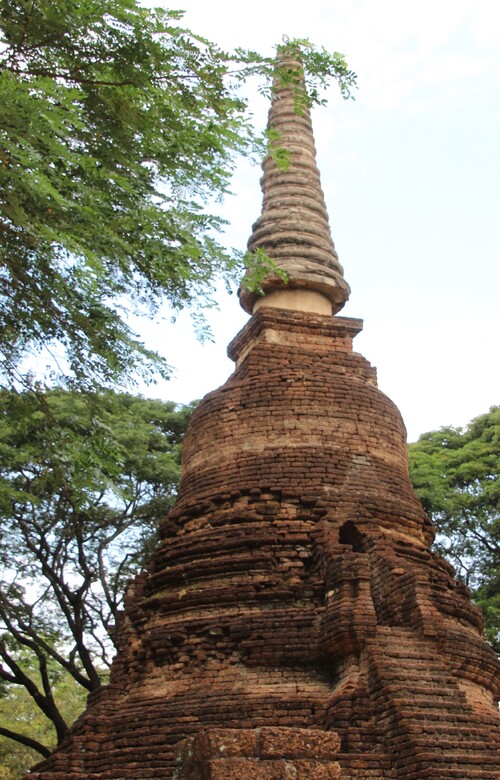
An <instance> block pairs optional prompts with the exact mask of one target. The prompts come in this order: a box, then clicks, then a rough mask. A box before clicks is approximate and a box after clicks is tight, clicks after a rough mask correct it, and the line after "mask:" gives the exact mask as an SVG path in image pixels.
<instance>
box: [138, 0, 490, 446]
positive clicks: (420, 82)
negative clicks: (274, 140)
mask: <svg viewBox="0 0 500 780" xmlns="http://www.w3.org/2000/svg"><path fill="white" fill-rule="evenodd" d="M171 7H173V8H184V9H185V11H186V14H185V19H184V20H185V23H186V26H188V27H190V28H191V29H192V30H193V31H195V32H198V33H200V34H202V35H204V36H205V37H207V38H209V39H211V40H213V41H215V42H216V43H219V44H220V45H222V46H223V47H225V48H228V49H229V48H234V47H236V46H244V47H248V48H252V49H255V50H258V51H261V52H263V53H269V54H270V53H271V52H272V51H273V45H274V44H276V43H279V41H280V40H281V37H282V35H283V34H286V35H288V36H290V37H300V38H309V39H310V40H311V41H313V42H314V43H316V44H318V45H320V46H324V47H325V48H327V49H329V50H332V51H333V50H337V51H340V52H342V53H343V54H345V55H346V57H347V60H348V63H349V66H350V67H351V68H352V69H353V70H355V71H356V72H357V74H358V82H359V90H358V92H357V94H356V101H355V102H353V101H348V102H345V101H343V100H342V99H341V98H340V97H339V96H338V95H337V93H336V91H335V87H332V89H331V90H330V91H329V93H328V95H327V97H328V101H329V102H328V105H327V107H326V108H321V109H317V110H315V111H314V113H313V124H314V130H315V137H316V145H317V149H318V166H319V169H320V172H321V178H322V185H323V190H324V192H325V198H326V203H327V207H328V210H329V214H330V223H331V227H332V234H333V239H334V241H335V244H336V248H337V251H338V253H339V257H340V260H341V263H342V264H343V266H344V269H345V276H346V279H347V281H348V282H349V284H350V286H351V289H352V295H351V300H350V302H349V303H348V304H347V306H346V307H345V309H344V310H343V311H342V312H341V314H345V315H347V316H352V317H360V318H362V319H364V323H365V325H364V332H363V333H362V334H361V335H360V336H358V337H357V339H356V342H355V348H356V349H357V351H360V352H362V353H363V355H364V356H365V357H366V358H367V359H368V360H369V361H370V362H371V363H372V364H373V365H375V366H376V367H377V369H378V376H379V387H380V389H381V390H382V391H383V392H385V393H386V394H387V395H389V397H390V398H391V399H392V400H393V401H394V402H395V403H396V404H397V405H398V407H399V408H400V410H401V412H402V414H403V418H404V420H405V422H406V425H407V428H408V438H409V441H414V440H415V439H416V438H417V437H418V436H419V434H420V433H423V432H425V431H428V430H432V429H435V428H438V427H441V426H443V425H449V424H451V425H459V426H461V425H465V424H466V423H467V422H468V421H469V420H470V419H472V418H473V417H474V416H476V415H478V414H481V413H483V412H486V411H487V410H488V408H489V407H490V406H491V405H493V404H498V403H500V393H499V386H500V381H499V380H500V370H499V362H500V361H499V346H498V345H499V330H500V328H499V325H500V304H499V297H500V296H499V291H500V270H499V268H500V249H499V245H500V244H499V228H500V224H499V223H500V154H499V144H500V0H418V2H405V0H308V2H301V3H295V4H293V3H292V2H290V1H288V2H282V1H281V0H277V1H276V0H266V1H265V2H264V0H251V1H250V2H235V0H209V1H208V0H183V2H181V3H180V4H177V5H172V6H171ZM265 121H266V106H265V105H263V104H262V103H260V102H257V103H256V122H257V123H258V124H260V125H261V126H262V127H263V126H264V125H265ZM259 177H260V169H259V168H258V167H251V166H249V165H242V166H241V169H240V170H239V171H238V173H237V175H236V178H235V181H234V184H233V190H234V193H235V195H234V197H232V198H231V199H229V200H227V202H226V204H225V208H224V215H225V217H226V218H227V219H228V220H229V221H230V226H229V228H228V230H227V234H226V240H227V242H228V244H230V245H233V246H237V247H238V248H241V249H244V248H245V246H246V242H247V239H248V237H249V235H250V231H251V225H252V222H253V221H255V219H256V218H257V217H258V216H259V213H260V204H261V193H260V188H259V183H258V182H259ZM246 319H247V316H246V315H245V314H244V313H243V312H242V311H241V310H240V308H239V305H238V301H237V299H236V297H235V296H234V295H233V296H232V297H231V296H228V295H225V294H224V293H221V300H220V310H219V312H218V313H214V314H213V316H212V315H211V316H210V320H211V323H212V328H213V332H214V336H215V342H214V343H213V344H205V345H203V346H202V345H200V344H198V343H197V342H196V339H195V337H194V335H193V333H192V331H191V329H190V326H189V322H188V318H187V317H184V315H183V316H181V317H180V319H179V320H178V321H177V323H176V324H175V325H170V324H168V323H165V322H163V323H160V324H157V325H156V326H154V327H147V328H145V329H143V328H142V326H141V329H142V330H143V332H144V333H145V334H146V337H147V340H148V344H149V345H150V346H152V347H155V348H157V349H159V350H160V351H161V352H162V353H164V354H165V356H166V357H167V359H168V360H169V361H170V363H171V364H172V365H173V366H174V368H175V378H174V379H172V380H171V381H170V382H168V383H162V384H160V385H157V386H155V387H153V388H150V389H149V390H148V393H149V394H151V395H157V396H161V397H163V398H165V399H171V400H175V401H179V402H188V401H190V400H191V399H193V398H200V397H201V396H203V395H204V394H205V393H206V392H209V391H210V390H212V389H215V388H216V387H217V386H218V385H220V384H222V383H223V382H224V381H225V379H226V378H227V377H228V376H229V374H230V373H231V371H232V364H231V363H230V361H229V360H228V359H227V358H226V357H225V351H226V345H227V343H228V342H229V341H230V340H231V339H232V338H233V336H234V335H235V334H236V332H237V331H238V330H239V328H240V327H241V326H242V325H243V324H244V322H245V321H246Z"/></svg>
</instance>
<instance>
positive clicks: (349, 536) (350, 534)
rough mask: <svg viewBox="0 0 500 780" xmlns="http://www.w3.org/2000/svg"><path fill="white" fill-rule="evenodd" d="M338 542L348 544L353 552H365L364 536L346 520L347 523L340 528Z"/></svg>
mask: <svg viewBox="0 0 500 780" xmlns="http://www.w3.org/2000/svg"><path fill="white" fill-rule="evenodd" d="M339 542H340V544H349V545H350V546H351V547H352V549H353V551H354V552H361V553H362V552H365V549H364V544H363V542H364V536H363V534H362V533H360V532H359V531H358V529H357V528H356V526H355V525H354V523H353V522H352V521H351V520H348V521H347V523H344V525H342V526H341V527H340V529H339Z"/></svg>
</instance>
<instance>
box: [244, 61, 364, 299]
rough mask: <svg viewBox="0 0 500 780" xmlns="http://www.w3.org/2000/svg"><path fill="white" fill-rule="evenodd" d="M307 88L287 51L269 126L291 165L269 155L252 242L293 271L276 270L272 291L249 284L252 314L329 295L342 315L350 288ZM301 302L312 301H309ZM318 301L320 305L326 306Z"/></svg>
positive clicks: (246, 293)
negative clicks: (267, 307)
mask: <svg viewBox="0 0 500 780" xmlns="http://www.w3.org/2000/svg"><path fill="white" fill-rule="evenodd" d="M283 74H285V78H284V77H283ZM290 74H294V75H293V76H292V83H290V78H287V77H286V76H290ZM304 91H305V86H304V75H303V68H302V65H301V63H300V62H299V61H298V60H297V59H296V58H294V57H293V56H292V55H291V53H290V52H289V51H287V50H286V49H282V50H281V52H279V54H278V60H277V66H276V76H275V78H274V83H273V99H272V105H271V109H270V111H269V120H268V128H270V129H272V130H275V131H277V132H278V133H279V138H278V141H277V143H278V144H279V146H280V147H282V148H283V149H286V150H287V151H288V155H289V165H288V167H287V168H283V167H279V166H278V165H277V163H276V161H275V160H274V159H273V158H272V157H271V156H268V157H266V159H265V160H264V163H263V166H262V167H263V171H264V175H263V176H262V179H261V187H262V193H263V205H262V214H261V216H260V217H259V219H258V220H257V222H255V224H254V225H253V232H252V235H251V237H250V240H249V242H248V248H249V250H250V251H255V250H256V249H262V250H263V251H264V252H265V254H266V255H267V256H268V257H270V258H272V260H274V262H275V263H276V265H277V266H278V267H279V268H281V269H283V270H284V271H285V273H286V276H287V281H286V282H285V281H283V280H282V279H280V278H279V277H278V276H277V275H274V274H273V275H269V276H267V277H266V278H265V279H264V282H263V283H262V289H263V291H264V294H265V295H264V297H262V296H261V295H259V293H258V292H255V291H249V290H245V289H243V288H241V289H240V291H239V296H240V303H241V305H242V307H243V308H244V309H245V311H247V312H248V313H249V314H252V313H253V312H254V311H255V310H256V308H259V307H260V306H261V305H275V306H278V307H280V308H288V303H287V302H288V301H292V303H291V304H290V308H304V309H306V310H307V309H308V303H307V301H310V300H312V299H313V298H315V299H316V300H319V301H322V304H321V305H322V306H323V308H322V309H321V313H330V306H331V313H332V314H336V313H337V312H338V311H340V309H341V308H342V307H343V305H344V304H345V302H346V301H347V299H348V297H349V293H350V289H349V285H348V284H347V282H346V281H345V279H344V276H343V268H342V266H341V265H340V263H339V259H338V255H337V252H336V251H335V246H334V243H333V240H332V236H331V232H330V226H329V223H328V214H327V211H326V206H325V200H324V195H323V190H322V189H321V182H320V176H319V171H318V168H317V166H316V149H315V145H314V137H313V131H312V124H311V115H310V111H309V108H308V106H307V105H306V104H305V101H304V100H301V99H300V98H301V93H302V97H303V95H304ZM301 300H303V301H305V303H304V305H303V306H302V304H301V303H300V301H301ZM297 302H299V303H298V305H297ZM315 306H316V304H314V305H313V306H312V310H316V311H318V309H317V308H316V309H315ZM325 307H326V308H325Z"/></svg>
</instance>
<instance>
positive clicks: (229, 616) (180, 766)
mask: <svg viewBox="0 0 500 780" xmlns="http://www.w3.org/2000/svg"><path fill="white" fill-rule="evenodd" d="M280 67H282V68H287V69H288V68H290V67H294V66H293V63H290V62H288V61H287V60H286V59H283V60H282V61H281V65H280ZM295 109H296V106H295V105H294V94H293V90H292V88H290V87H283V86H281V87H280V86H279V85H278V86H277V88H276V93H275V96H274V100H273V104H272V108H271V112H270V122H271V125H272V126H273V127H274V128H277V129H278V130H280V132H281V133H282V143H283V145H284V146H285V147H287V148H288V149H289V150H290V153H291V166H290V167H289V168H288V169H287V170H278V169H277V168H276V165H275V163H274V162H273V161H272V160H271V159H267V160H266V161H265V163H264V177H263V180H262V181H263V192H264V206H263V212H262V216H261V218H260V219H259V220H258V222H257V223H256V225H255V226H254V232H253V235H252V237H251V239H250V248H254V249H255V248H258V247H262V248H263V249H264V250H265V251H266V252H267V254H268V255H269V256H271V257H272V258H274V259H275V260H276V261H277V262H278V264H279V265H281V266H282V267H283V268H284V269H285V270H286V271H287V273H288V277H289V282H288V284H287V285H285V284H283V282H282V281H281V280H280V279H278V278H277V277H276V278H269V279H267V280H266V281H265V282H264V291H265V292H266V295H265V296H264V297H259V296H257V295H255V294H252V293H248V292H242V293H241V301H242V304H243V306H244V307H245V308H246V310H247V311H249V312H250V313H251V314H252V316H251V319H250V320H249V322H248V324H247V325H246V326H245V327H244V328H243V330H242V331H241V332H240V333H239V334H238V335H237V337H236V338H235V339H234V341H233V342H232V343H231V344H230V346H229V355H230V357H231V358H232V359H233V360H234V361H235V362H236V369H235V372H234V374H233V375H232V376H231V377H230V378H229V380H228V381H227V382H226V384H225V385H223V387H221V388H219V389H218V390H216V391H215V392H213V393H210V394H209V395H207V396H206V397H205V398H204V400H203V401H202V402H201V404H200V406H199V407H198V409H197V410H196V412H195V414H194V416H193V419H192V421H191V424H190V427H189V431H188V433H187V434H186V439H185V445H184V456H183V478H182V485H181V488H180V494H179V498H178V501H177V503H176V506H175V508H174V509H173V511H172V512H171V514H170V515H169V517H168V518H167V519H166V520H165V521H164V523H163V524H162V527H161V545H160V547H159V549H158V550H157V552H156V553H155V554H154V556H153V557H152V559H151V561H150V563H149V566H148V567H147V571H146V572H145V573H144V574H142V575H141V576H139V577H138V579H137V580H136V581H135V583H134V585H133V587H131V588H130V590H129V593H128V597H127V600H126V609H125V614H124V617H123V620H122V624H121V626H120V629H119V644H120V649H119V651H118V655H117V657H116V660H115V662H114V665H113V668H112V674H111V682H110V684H109V685H108V686H106V687H103V688H102V689H101V690H100V691H98V692H97V694H94V695H92V696H91V697H90V701H89V704H88V708H87V710H86V712H85V713H84V714H83V716H82V717H81V718H80V719H79V720H78V721H77V723H76V724H75V726H74V727H73V729H72V730H71V732H70V734H69V736H68V737H67V739H66V740H65V742H64V743H63V744H62V745H61V746H60V747H59V748H58V749H57V750H56V752H55V753H54V754H53V755H52V756H51V757H50V758H49V759H47V760H46V761H44V762H43V763H42V764H40V765H38V767H37V768H36V769H35V770H34V774H33V775H31V777H32V778H33V777H34V778H37V780H63V778H64V780H152V779H154V780H171V779H172V778H177V780H223V779H224V780H236V778H237V779H238V780H285V778H290V779H291V778H296V780H313V779H314V780H326V779H327V778H343V779H344V780H388V778H394V779H395V780H423V779H424V778H436V779H437V778H441V779H442V780H445V779H446V780H452V778H453V779H455V778H456V780H498V779H499V778H500V760H499V756H498V753H497V750H498V746H499V742H498V739H499V716H498V710H497V707H496V700H497V695H498V689H499V678H498V666H497V660H496V658H495V655H494V653H493V652H492V650H491V649H490V647H489V646H488V645H487V644H486V642H485V641H484V639H483V637H482V634H481V631H482V618H481V615H480V612H479V610H478V609H477V608H476V607H475V606H474V605H473V604H472V603H471V601H470V599H469V596H468V593H467V591H466V589H465V587H464V586H463V585H461V584H460V583H459V582H457V581H456V580H455V579H454V577H453V570H452V568H451V567H450V566H449V565H448V564H447V563H446V562H445V561H444V560H443V559H441V558H440V557H438V556H436V555H435V554H434V553H432V552H431V551H430V549H429V545H430V544H431V542H432V538H433V530H432V527H431V524H430V521H429V519H428V517H427V516H426V514H425V513H424V511H423V509H422V507H421V505H420V504H419V502H418V500H417V498H416V497H415V494H414V492H413V490H412V487H411V485H410V481H409V478H408V464H407V455H406V436H405V428H404V425H403V422H402V420H401V416H400V414H399V412H398V410H397V408H396V407H395V406H394V404H393V403H392V402H391V401H390V400H389V399H388V398H387V397H386V396H385V395H384V394H383V393H382V392H380V390H378V388H377V383H376V376H375V370H374V369H373V368H372V367H371V366H370V364H369V363H368V362H367V361H366V360H365V359H364V358H363V357H362V356H361V355H359V354H357V353H355V352H353V351H352V339H353V337H354V336H356V334H357V333H359V331H360V330H361V327H362V323H361V321H360V320H357V319H349V318H344V317H337V316H334V315H335V314H336V312H337V311H338V310H340V308H341V307H342V305H343V304H344V302H345V300H346V299H347V296H348V293H349V288H348V286H347V284H346V283H345V281H344V278H343V271H342V268H341V266H340V264H339V262H338V258H337V254H336V252H335V249H334V245H333V242H332V239H331V235H330V229H329V226H328V218H327V214H326V210H325V205H324V199H323V194H322V191H321V186H320V181H319V174H318V170H317V168H316V163H315V150H314V142H313V135H312V129H311V122H310V116H309V112H308V110H307V109H302V111H301V112H300V113H297V112H296V110H295ZM176 756H177V757H176Z"/></svg>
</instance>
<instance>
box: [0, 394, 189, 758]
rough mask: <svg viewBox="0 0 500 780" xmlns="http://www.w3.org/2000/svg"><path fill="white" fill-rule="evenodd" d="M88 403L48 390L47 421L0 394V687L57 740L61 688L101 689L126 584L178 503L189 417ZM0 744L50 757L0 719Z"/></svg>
mask: <svg viewBox="0 0 500 780" xmlns="http://www.w3.org/2000/svg"><path fill="white" fill-rule="evenodd" d="M91 401H92V402H91V403H89V398H88V397H82V395H81V394H79V393H76V392H74V391H63V390H52V391H49V392H47V393H46V395H45V397H44V403H45V404H46V407H47V408H46V409H45V410H43V411H42V410H41V409H40V401H39V399H37V398H36V397H34V395H33V394H32V393H22V394H18V393H15V392H7V391H2V392H0V462H1V464H2V465H1V468H0V535H1V540H0V541H1V553H0V566H1V576H0V580H1V581H0V685H2V684H3V693H4V696H5V695H8V696H10V697H11V698H12V697H14V700H15V701H18V698H16V697H18V696H19V694H17V693H16V692H15V691H16V690H17V689H23V691H24V693H23V696H24V697H26V694H29V696H30V697H31V699H32V704H33V706H34V707H35V708H36V707H38V709H39V710H40V711H41V712H42V713H43V715H44V716H45V718H46V719H47V721H48V722H49V723H50V724H51V726H52V729H53V732H54V736H55V738H56V739H57V741H58V742H59V741H60V740H61V739H62V738H63V736H64V734H65V732H66V730H67V720H66V717H65V714H64V711H63V706H62V705H63V702H62V701H61V699H60V698H59V699H58V694H60V693H61V684H62V683H61V681H62V680H65V681H66V684H68V680H73V681H74V683H75V684H77V685H78V686H81V687H82V688H83V689H84V690H85V691H87V692H89V691H92V690H95V689H96V688H97V687H98V686H99V685H100V681H101V677H102V674H103V673H104V672H105V671H106V670H107V667H108V666H109V663H110V658H111V655H112V653H113V625H114V623H115V620H116V618H117V614H118V611H119V609H120V606H121V602H122V597H123V592H124V589H125V584H126V582H127V580H129V579H130V578H131V577H132V576H133V575H135V574H136V573H137V572H138V571H139V570H140V568H141V564H142V562H143V560H144V557H145V556H146V555H147V554H148V551H149V550H150V548H151V546H152V544H153V543H154V541H155V537H156V528H157V523H158V521H159V520H160V519H161V518H162V517H163V516H164V515H165V514H166V512H167V510H168V509H169V507H170V505H171V504H172V502H173V500H174V497H175V494H176V490H177V485H178V481H179V476H180V445H181V441H182V437H183V433H184V429H185V426H186V423H187V420H188V418H189V416H190V413H191V410H192V407H190V406H188V407H180V408H179V407H176V406H175V405H174V404H172V403H165V402H161V401H153V400H148V399H144V398H140V397H134V396H130V395H127V394H116V393H113V392H111V391H107V392H105V393H100V394H98V395H95V396H94V397H93V398H92V399H91ZM35 705H36V706H35ZM1 712H2V709H1V708H0V713H1ZM45 731H47V729H45ZM0 735H4V736H6V737H10V738H12V739H14V740H17V741H18V742H19V743H21V744H24V745H27V746H28V747H30V748H32V749H35V750H37V751H38V752H39V753H41V754H42V755H44V754H46V753H47V751H48V750H49V749H50V748H52V747H53V744H47V743H46V742H39V741H38V740H37V738H36V737H35V738H33V736H32V734H30V733H26V732H23V731H22V730H18V731H16V730H15V729H14V730H13V729H12V727H11V726H10V725H8V724H7V723H5V721H2V720H0Z"/></svg>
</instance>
